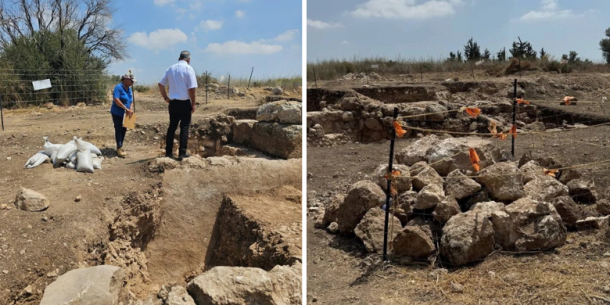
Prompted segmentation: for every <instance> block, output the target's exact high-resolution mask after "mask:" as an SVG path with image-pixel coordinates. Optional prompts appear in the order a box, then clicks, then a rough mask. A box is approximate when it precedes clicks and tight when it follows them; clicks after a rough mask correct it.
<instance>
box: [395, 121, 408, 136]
mask: <svg viewBox="0 0 610 305" xmlns="http://www.w3.org/2000/svg"><path fill="white" fill-rule="evenodd" d="M393 124H394V130H395V131H396V135H397V136H398V137H399V138H402V137H403V136H404V135H405V133H407V131H406V130H404V129H402V126H401V125H400V123H398V121H396V120H394V122H393Z"/></svg>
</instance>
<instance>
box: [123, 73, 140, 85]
mask: <svg viewBox="0 0 610 305" xmlns="http://www.w3.org/2000/svg"><path fill="white" fill-rule="evenodd" d="M124 79H130V80H131V81H133V82H134V83H136V82H137V81H136V77H135V76H134V75H133V74H125V75H123V76H121V81H123V80H124Z"/></svg>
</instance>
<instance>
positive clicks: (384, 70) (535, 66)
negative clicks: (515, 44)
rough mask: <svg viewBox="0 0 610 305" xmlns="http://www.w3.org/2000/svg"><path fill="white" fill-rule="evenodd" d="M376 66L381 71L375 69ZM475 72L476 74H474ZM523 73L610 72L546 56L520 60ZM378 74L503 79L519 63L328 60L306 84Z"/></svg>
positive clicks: (313, 69) (315, 65) (314, 66)
mask: <svg viewBox="0 0 610 305" xmlns="http://www.w3.org/2000/svg"><path fill="white" fill-rule="evenodd" d="M373 65H377V66H378V68H372V66H373ZM473 70H474V71H473ZM521 70H522V71H527V70H541V71H560V72H562V73H569V72H593V73H609V72H610V65H606V64H598V63H585V62H580V63H574V64H567V65H566V64H561V63H560V62H559V61H557V60H555V59H554V58H548V57H546V58H545V59H543V60H537V61H528V60H522V61H521ZM371 72H377V73H379V74H383V75H401V74H403V75H404V74H408V75H412V76H414V77H415V78H417V75H419V74H426V73H456V72H470V73H473V72H474V74H479V73H481V72H483V73H484V74H485V75H488V76H496V77H499V76H504V75H510V74H515V73H518V72H519V64H518V61H517V60H514V59H513V60H511V61H506V62H498V61H487V62H484V63H482V64H479V65H475V64H474V63H472V62H452V61H446V60H445V59H443V58H439V59H434V58H428V59H423V58H422V59H402V58H398V59H396V60H390V59H387V58H383V57H369V58H358V57H354V58H352V59H329V60H323V61H318V62H312V63H308V64H307V81H308V82H313V81H314V80H318V81H323V80H336V79H338V78H340V77H342V76H343V75H346V74H348V73H371Z"/></svg>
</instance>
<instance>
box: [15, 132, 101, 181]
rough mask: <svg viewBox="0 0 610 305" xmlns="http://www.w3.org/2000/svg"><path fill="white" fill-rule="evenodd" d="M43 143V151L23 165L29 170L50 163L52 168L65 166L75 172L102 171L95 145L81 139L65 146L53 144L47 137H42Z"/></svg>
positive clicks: (75, 139)
mask: <svg viewBox="0 0 610 305" xmlns="http://www.w3.org/2000/svg"><path fill="white" fill-rule="evenodd" d="M43 139H44V140H45V143H44V145H43V150H41V151H39V152H38V153H36V154H35V155H34V156H32V157H31V158H30V159H29V160H28V161H27V162H26V163H25V165H24V168H26V169H31V168H34V167H37V166H39V165H40V164H42V163H46V162H51V163H53V168H58V167H61V166H65V167H67V168H70V169H75V170H76V171H77V172H83V173H93V171H94V170H95V169H102V161H103V160H104V157H102V152H101V151H100V150H99V148H97V147H96V146H95V145H93V144H91V143H89V142H85V141H83V139H82V138H77V137H74V139H73V140H72V141H70V142H68V143H66V144H53V143H51V142H49V138H48V137H43Z"/></svg>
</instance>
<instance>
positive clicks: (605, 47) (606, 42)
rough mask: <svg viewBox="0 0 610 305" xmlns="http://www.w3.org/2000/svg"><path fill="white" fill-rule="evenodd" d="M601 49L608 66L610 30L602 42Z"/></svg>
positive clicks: (600, 43)
mask: <svg viewBox="0 0 610 305" xmlns="http://www.w3.org/2000/svg"><path fill="white" fill-rule="evenodd" d="M599 47H600V49H601V50H602V55H603V56H604V59H605V60H606V63H607V64H610V28H608V29H606V38H604V39H602V40H600V42H599Z"/></svg>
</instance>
